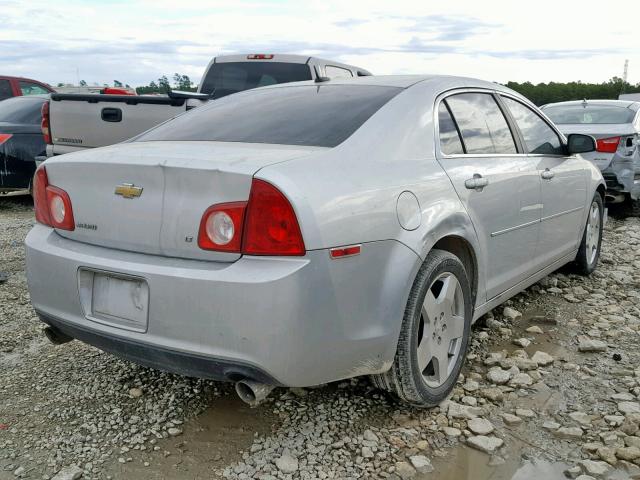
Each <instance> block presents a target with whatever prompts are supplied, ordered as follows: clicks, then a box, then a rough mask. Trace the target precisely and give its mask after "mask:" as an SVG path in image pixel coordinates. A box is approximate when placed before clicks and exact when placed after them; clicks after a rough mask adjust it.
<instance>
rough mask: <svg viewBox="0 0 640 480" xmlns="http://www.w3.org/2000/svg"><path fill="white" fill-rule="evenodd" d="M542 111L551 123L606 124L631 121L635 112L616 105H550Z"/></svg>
mask: <svg viewBox="0 0 640 480" xmlns="http://www.w3.org/2000/svg"><path fill="white" fill-rule="evenodd" d="M544 113H545V114H546V115H547V116H548V117H549V118H550V119H551V120H553V123H557V124H559V125H564V124H578V125H581V124H582V125H590V124H607V123H631V122H633V117H634V116H635V114H636V112H635V111H633V110H631V109H630V108H627V107H622V106H617V105H589V104H587V105H555V106H554V105H552V106H549V107H546V108H544Z"/></svg>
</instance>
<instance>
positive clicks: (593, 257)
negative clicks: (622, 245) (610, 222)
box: [575, 192, 604, 276]
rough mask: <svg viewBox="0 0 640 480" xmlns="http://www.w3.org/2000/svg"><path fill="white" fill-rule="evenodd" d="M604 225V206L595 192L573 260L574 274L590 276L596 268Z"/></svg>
mask: <svg viewBox="0 0 640 480" xmlns="http://www.w3.org/2000/svg"><path fill="white" fill-rule="evenodd" d="M603 223H604V204H603V202H602V197H601V196H600V194H599V193H597V192H596V194H595V196H594V197H593V200H592V202H591V206H590V207H589V215H588V216H587V224H586V225H585V228H584V233H583V234H582V242H581V243H580V248H579V249H578V255H577V256H576V260H575V270H576V273H579V274H580V275H585V276H586V275H591V273H592V272H593V271H594V270H595V269H596V267H597V266H598V259H599V258H600V248H601V246H602V229H603V228H602V227H603Z"/></svg>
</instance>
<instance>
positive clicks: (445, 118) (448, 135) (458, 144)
mask: <svg viewBox="0 0 640 480" xmlns="http://www.w3.org/2000/svg"><path fill="white" fill-rule="evenodd" d="M438 129H439V131H440V150H441V151H442V153H444V154H445V155H461V154H463V153H464V147H463V146H462V141H461V140H460V135H459V134H458V129H457V128H456V124H455V122H454V121H453V118H452V117H451V113H449V109H448V108H447V105H446V103H445V102H444V101H442V102H440V107H438Z"/></svg>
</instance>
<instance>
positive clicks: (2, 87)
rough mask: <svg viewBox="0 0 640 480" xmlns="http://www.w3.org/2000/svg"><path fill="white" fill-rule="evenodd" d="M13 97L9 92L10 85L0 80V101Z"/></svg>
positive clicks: (7, 81) (6, 81)
mask: <svg viewBox="0 0 640 480" xmlns="http://www.w3.org/2000/svg"><path fill="white" fill-rule="evenodd" d="M10 97H13V92H12V91H11V83H9V80H2V79H0V100H4V99H5V98H10Z"/></svg>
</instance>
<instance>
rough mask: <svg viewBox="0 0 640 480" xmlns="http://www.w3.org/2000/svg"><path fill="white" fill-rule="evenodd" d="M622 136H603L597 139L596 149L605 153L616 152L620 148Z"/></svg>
mask: <svg viewBox="0 0 640 480" xmlns="http://www.w3.org/2000/svg"><path fill="white" fill-rule="evenodd" d="M619 143H620V137H609V138H601V139H599V140H596V151H598V152H603V153H615V152H616V151H617V150H618V144H619Z"/></svg>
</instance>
